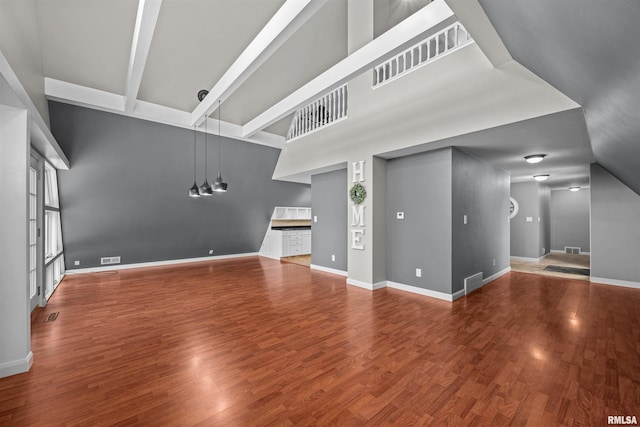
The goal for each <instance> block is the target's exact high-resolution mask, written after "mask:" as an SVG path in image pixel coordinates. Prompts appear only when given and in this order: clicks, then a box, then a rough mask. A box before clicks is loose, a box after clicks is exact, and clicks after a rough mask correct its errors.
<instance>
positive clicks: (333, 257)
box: [331, 254, 336, 262]
mask: <svg viewBox="0 0 640 427" xmlns="http://www.w3.org/2000/svg"><path fill="white" fill-rule="evenodd" d="M335 260H336V256H335V255H334V254H331V261H334V262H335Z"/></svg>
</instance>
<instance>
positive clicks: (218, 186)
mask: <svg viewBox="0 0 640 427" xmlns="http://www.w3.org/2000/svg"><path fill="white" fill-rule="evenodd" d="M220 110H221V105H220V100H218V177H217V178H216V180H215V182H214V183H213V191H215V192H218V193H226V192H227V183H226V182H224V181H223V180H222V174H221V173H220V146H221V145H222V141H220V140H221V138H222V134H221V133H220V116H221V112H220Z"/></svg>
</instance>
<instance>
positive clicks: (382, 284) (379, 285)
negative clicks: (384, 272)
mask: <svg viewBox="0 0 640 427" xmlns="http://www.w3.org/2000/svg"><path fill="white" fill-rule="evenodd" d="M347 285H353V286H357V287H359V288H363V289H367V290H369V291H375V290H376V289H382V288H384V287H386V286H387V282H386V281H384V280H383V281H382V282H378V283H367V282H363V281H361V280H357V279H351V278H348V277H347Z"/></svg>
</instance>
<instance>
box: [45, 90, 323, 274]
mask: <svg viewBox="0 0 640 427" xmlns="http://www.w3.org/2000/svg"><path fill="white" fill-rule="evenodd" d="M49 111H50V117H51V128H52V132H53V134H54V135H55V137H56V139H57V141H58V142H59V144H60V146H61V147H62V149H63V150H64V152H65V154H66V155H67V157H68V158H69V161H70V163H71V169H70V170H69V171H60V172H59V178H58V179H59V187H60V190H59V191H60V205H61V212H62V231H63V236H64V237H63V239H64V250H65V261H66V267H67V268H68V269H73V268H88V267H95V266H98V265H100V258H101V257H108V256H121V258H122V264H132V263H143V262H152V261H166V260H178V259H185V258H197V257H207V256H209V250H213V251H214V253H213V255H214V256H215V255H227V254H240V253H250V252H257V251H258V250H259V248H260V244H261V242H262V239H263V238H264V234H265V232H266V230H267V227H268V225H269V220H270V217H271V214H272V212H273V208H274V207H275V206H310V203H311V191H310V186H309V185H304V184H296V183H290V182H280V181H274V180H272V179H271V176H272V173H273V169H274V167H275V164H276V161H277V159H278V155H279V153H280V151H279V150H277V149H275V148H271V147H266V146H261V145H256V144H251V143H248V142H244V141H238V140H234V139H230V138H222V139H221V154H222V157H221V158H222V165H221V171H222V175H223V177H224V178H225V180H226V181H227V182H228V184H229V191H228V192H227V193H222V194H214V195H213V196H211V197H207V198H205V197H201V198H200V199H192V198H190V197H188V195H187V191H188V189H189V187H191V185H192V184H193V167H194V166H193V138H194V137H193V131H191V130H188V129H182V128H177V127H172V126H168V125H163V124H159V123H154V122H149V121H145V120H139V119H133V118H129V117H125V116H120V115H116V114H110V113H105V112H101V111H96V110H91V109H86V108H82V107H77V106H72V105H67V104H61V103H56V102H50V104H49ZM197 138H198V143H197V158H198V162H197V183H198V185H200V184H202V182H203V181H204V163H205V162H204V135H203V134H202V133H198V135H197ZM208 141H209V145H208V159H209V165H208V178H209V182H211V181H213V180H214V179H215V175H216V172H217V163H218V161H217V160H218V158H217V136H216V135H209V136H208ZM76 260H77V261H80V265H74V261H76Z"/></svg>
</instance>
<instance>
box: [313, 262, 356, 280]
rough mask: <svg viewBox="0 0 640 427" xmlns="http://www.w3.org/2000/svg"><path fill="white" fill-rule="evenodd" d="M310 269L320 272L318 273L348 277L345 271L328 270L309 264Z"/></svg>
mask: <svg viewBox="0 0 640 427" xmlns="http://www.w3.org/2000/svg"><path fill="white" fill-rule="evenodd" d="M310 267H311V269H312V270H320V271H324V272H325V273H331V274H337V275H338V276H344V277H347V276H348V275H349V273H348V272H346V271H342V270H336V269H335V268H329V267H325V266H323V265H316V264H311V266H310Z"/></svg>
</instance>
